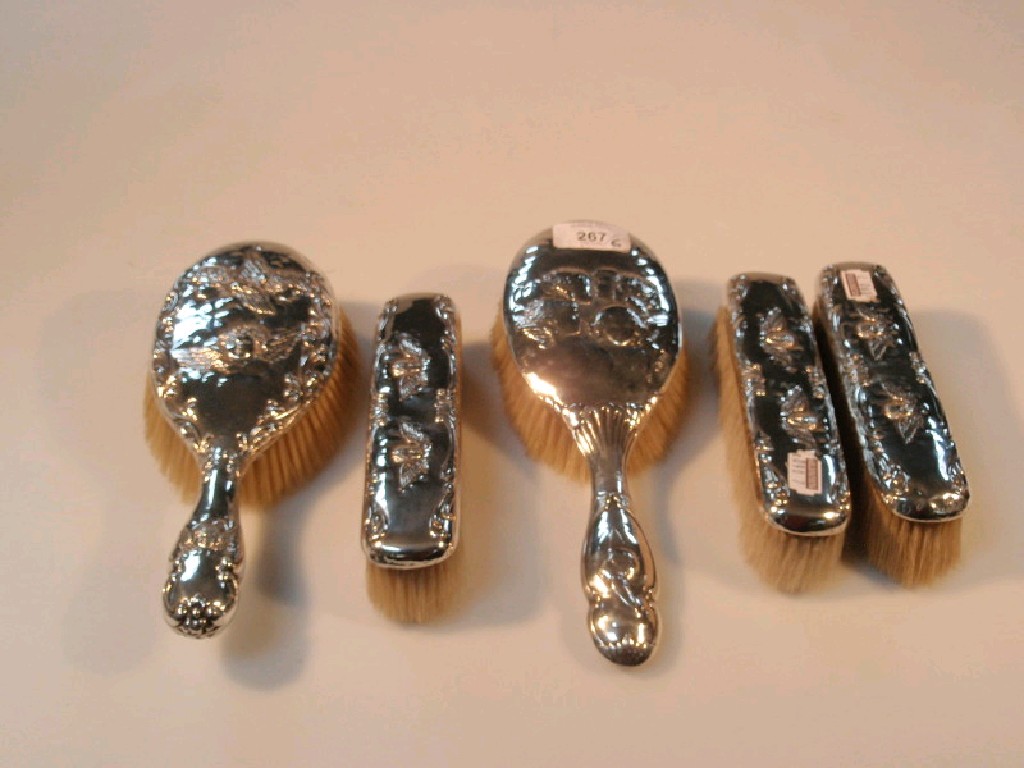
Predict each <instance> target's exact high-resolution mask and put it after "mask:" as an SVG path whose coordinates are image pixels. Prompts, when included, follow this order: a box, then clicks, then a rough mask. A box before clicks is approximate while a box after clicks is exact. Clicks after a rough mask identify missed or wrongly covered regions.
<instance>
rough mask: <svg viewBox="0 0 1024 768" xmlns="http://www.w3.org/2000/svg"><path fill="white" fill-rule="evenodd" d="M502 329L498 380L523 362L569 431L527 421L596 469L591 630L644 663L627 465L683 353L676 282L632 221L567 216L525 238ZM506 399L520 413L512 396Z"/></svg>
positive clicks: (644, 588) (652, 634)
mask: <svg viewBox="0 0 1024 768" xmlns="http://www.w3.org/2000/svg"><path fill="white" fill-rule="evenodd" d="M502 329H503V333H501V332H499V337H498V344H497V345H496V350H495V358H496V363H497V365H498V370H499V373H501V374H502V382H503V384H504V383H509V381H510V380H511V381H512V382H514V377H513V376H511V371H512V370H515V371H516V372H518V375H519V377H520V381H524V382H525V383H526V386H527V387H528V389H529V390H530V391H531V392H532V393H533V396H534V397H535V398H537V399H538V400H539V401H541V402H542V403H544V405H545V406H546V407H547V408H549V409H551V412H553V413H555V414H557V415H558V417H559V418H560V419H561V420H562V422H563V424H564V427H563V429H564V430H565V432H563V433H559V432H558V430H555V429H552V428H551V425H550V423H548V424H547V425H545V424H533V425H532V427H533V428H534V429H540V430H542V431H543V432H544V434H545V435H552V436H554V435H558V434H566V433H567V434H569V435H571V437H572V442H571V443H570V445H574V446H575V449H576V450H577V451H578V452H579V454H580V455H581V456H582V457H583V458H584V459H585V462H586V465H587V467H588V468H589V470H590V478H591V489H592V494H591V513H590V518H589V521H588V524H587V529H586V534H585V536H584V542H583V553H582V557H581V569H580V570H581V576H582V581H583V589H584V593H585V595H586V597H587V599H588V602H589V604H590V608H589V613H588V623H589V629H590V634H591V638H592V640H593V642H594V645H595V647H596V648H597V650H598V651H599V652H600V653H601V654H602V655H603V656H604V657H605V658H607V659H608V660H610V661H612V662H614V663H616V664H621V665H625V666H635V665H638V664H642V663H643V662H645V661H646V660H647V659H648V658H650V656H651V654H652V653H653V652H654V650H655V648H656V646H657V642H658V636H659V631H660V630H659V624H660V623H659V619H658V612H657V608H656V604H655V593H656V575H655V567H654V560H653V557H652V552H651V549H650V546H649V544H648V542H647V539H646V536H645V535H644V532H643V530H642V528H641V527H640V525H639V522H638V521H637V519H636V517H635V515H634V511H633V507H632V500H631V497H630V494H629V491H628V488H627V483H626V470H625V468H626V466H627V464H628V457H629V455H630V452H631V450H632V448H633V446H634V444H635V443H636V440H637V438H638V435H639V434H640V432H641V430H642V428H643V424H644V422H645V419H646V418H647V417H648V415H649V414H650V412H651V411H652V410H653V409H654V408H656V407H657V403H658V401H659V399H660V397H661V396H662V395H663V394H664V392H665V391H666V389H667V387H668V383H669V381H671V380H672V376H673V373H674V371H675V370H676V363H677V360H678V358H679V357H680V353H681V343H682V339H681V336H682V329H681V326H680V324H679V317H678V309H677V307H676V302H675V295H674V294H673V292H672V287H671V285H670V284H669V282H668V278H667V277H666V275H665V272H664V270H663V269H662V267H661V265H660V264H659V263H658V261H657V259H656V258H655V257H654V255H653V254H652V253H651V251H650V250H649V249H648V248H647V247H646V246H645V245H644V244H643V243H641V242H640V241H638V240H637V239H636V238H633V237H632V236H631V235H630V234H629V233H628V232H625V231H624V230H621V229H619V228H617V227H612V226H609V225H607V224H603V223H600V222H592V221H574V222H565V223H563V224H559V225H556V226H555V227H553V228H552V229H550V230H545V231H544V232H541V233H539V234H538V235H537V236H536V237H534V238H533V239H531V240H530V241H528V242H527V243H526V244H524V245H523V247H522V248H521V249H520V251H519V253H518V255H517V256H516V258H515V260H514V261H513V263H512V267H511V269H510V270H509V273H508V276H507V278H506V282H505V291H504V296H503V300H502ZM502 341H503V344H502ZM509 358H510V359H511V360H512V364H513V368H512V369H511V370H510V369H509V368H508V367H507V365H506V363H507V359H509ZM515 397H518V396H517V395H513V398H515ZM506 398H508V393H506ZM506 402H509V401H508V400H506ZM509 407H510V413H511V415H512V417H513V418H514V419H516V418H519V414H518V406H517V404H516V403H515V402H509ZM533 413H541V412H538V411H534V412H533ZM521 426H523V427H527V428H528V427H530V426H531V425H529V424H526V423H521ZM559 450H561V448H560V449H559Z"/></svg>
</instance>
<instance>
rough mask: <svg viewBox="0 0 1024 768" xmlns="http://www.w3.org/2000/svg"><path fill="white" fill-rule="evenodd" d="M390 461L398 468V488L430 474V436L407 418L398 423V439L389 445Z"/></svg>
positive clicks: (405, 487) (403, 489)
mask: <svg viewBox="0 0 1024 768" xmlns="http://www.w3.org/2000/svg"><path fill="white" fill-rule="evenodd" d="M390 458H391V463H392V464H393V465H394V466H395V468H396V469H397V470H398V488H399V490H402V491H405V490H407V489H408V488H409V486H410V485H412V484H413V483H415V482H416V481H417V480H419V479H420V478H423V477H426V476H427V475H428V474H430V437H429V435H427V433H426V432H424V431H423V430H422V429H420V428H419V427H417V426H416V425H415V424H413V423H412V422H410V421H408V420H402V421H400V422H399V423H398V440H397V441H396V442H395V443H394V444H393V445H392V446H391V451H390Z"/></svg>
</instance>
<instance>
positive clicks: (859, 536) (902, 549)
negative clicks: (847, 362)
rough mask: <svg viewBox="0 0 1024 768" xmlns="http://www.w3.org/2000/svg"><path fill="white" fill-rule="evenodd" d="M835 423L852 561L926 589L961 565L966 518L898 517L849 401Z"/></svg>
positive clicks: (835, 380) (836, 383)
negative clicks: (877, 479)
mask: <svg viewBox="0 0 1024 768" xmlns="http://www.w3.org/2000/svg"><path fill="white" fill-rule="evenodd" d="M824 325H825V321H824V319H823V318H822V314H821V305H820V303H816V304H815V306H814V328H815V333H816V334H817V336H818V347H819V349H821V354H822V358H823V359H824V361H825V373H826V375H827V377H828V385H829V388H830V389H831V390H832V391H833V392H840V391H841V389H840V388H841V387H842V382H841V381H840V380H839V373H838V365H837V364H836V361H835V358H834V356H833V355H832V348H831V347H830V345H829V341H828V338H827V335H826V334H825V332H824ZM833 402H834V403H835V408H836V417H837V418H838V420H839V427H840V433H841V434H842V437H843V450H844V452H845V454H846V465H847V470H848V472H849V475H850V485H851V489H850V490H851V491H852V492H853V520H852V529H851V531H850V535H849V536H848V537H847V542H848V546H847V553H848V555H850V556H857V557H859V556H864V555H866V556H867V559H868V562H870V563H871V564H872V565H873V566H875V568H877V569H878V570H880V571H881V572H882V573H884V574H886V575H887V576H888V577H889V578H891V579H893V580H895V581H898V582H899V583H900V584H902V585H904V586H907V587H913V586H920V585H922V584H927V583H929V582H931V581H934V580H935V579H936V578H938V577H939V576H941V575H942V574H944V573H945V572H946V571H948V570H950V569H951V568H952V567H953V566H954V565H956V564H957V562H958V561H959V560H960V536H961V528H962V527H963V521H962V519H961V518H959V517H958V518H954V519H952V520H945V521H943V522H934V523H919V522H914V521H912V520H907V519H905V518H902V517H900V516H899V515H897V514H896V513H894V512H893V511H892V510H891V509H889V507H888V506H887V505H886V503H885V500H884V499H883V498H882V495H881V494H880V493H879V491H878V489H877V488H876V486H875V484H874V482H873V481H872V480H871V478H870V476H869V475H868V471H867V468H866V467H865V466H864V460H863V458H862V456H861V448H860V445H859V443H858V441H857V428H856V426H854V423H853V417H852V416H851V415H850V412H849V409H848V408H847V407H846V398H844V397H835V398H834V400H833Z"/></svg>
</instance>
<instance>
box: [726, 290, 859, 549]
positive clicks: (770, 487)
mask: <svg viewBox="0 0 1024 768" xmlns="http://www.w3.org/2000/svg"><path fill="white" fill-rule="evenodd" d="M726 293H727V295H726V310H727V312H728V319H729V326H730V330H731V338H732V354H733V359H734V361H735V368H736V372H737V375H738V377H739V384H740V392H741V394H742V397H743V408H744V415H745V417H746V426H747V430H748V432H747V434H748V437H749V438H750V439H749V440H748V443H749V445H750V446H751V450H752V452H753V459H754V466H755V468H756V475H757V481H758V483H759V489H760V492H759V494H758V495H759V497H760V498H761V500H762V503H763V508H764V514H765V517H766V519H767V520H768V521H769V522H770V523H772V524H774V525H776V526H778V527H779V528H781V529H782V530H784V531H786V532H787V533H794V534H799V535H816V534H817V535H822V534H831V533H838V532H839V531H841V530H843V528H845V526H846V524H847V521H848V520H849V517H850V487H849V482H848V481H847V476H846V465H845V463H844V462H843V453H842V449H841V446H840V440H839V428H838V425H837V423H836V416H835V412H834V411H833V409H832V401H831V399H830V398H829V393H828V389H827V387H826V384H825V373H824V371H823V369H822V365H821V358H820V356H819V354H818V347H817V343H816V342H815V338H814V328H813V325H812V323H811V317H810V313H809V311H808V309H807V305H806V304H805V303H804V300H803V296H802V295H801V294H800V290H799V289H798V288H797V286H796V283H794V282H793V280H792V279H790V278H788V277H784V276H782V275H770V274H761V273H748V274H741V275H736V276H734V277H733V278H732V279H730V280H729V283H728V286H727V290H726Z"/></svg>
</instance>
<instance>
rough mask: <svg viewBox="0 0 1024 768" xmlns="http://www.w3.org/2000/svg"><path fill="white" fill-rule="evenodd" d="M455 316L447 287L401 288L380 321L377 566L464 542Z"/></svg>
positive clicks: (447, 550)
mask: <svg viewBox="0 0 1024 768" xmlns="http://www.w3.org/2000/svg"><path fill="white" fill-rule="evenodd" d="M460 349H461V343H460V338H459V322H458V316H457V315H456V313H455V306H454V304H452V301H451V299H449V298H448V297H447V296H444V295H441V294H414V295H407V296H399V297H398V298H395V299H392V300H391V301H389V302H388V303H387V305H385V307H384V311H383V312H382V313H381V316H380V322H379V324H378V328H377V344H376V350H375V352H374V366H373V379H372V382H371V393H370V424H369V430H368V435H367V450H366V490H365V496H364V502H363V549H364V551H365V552H366V555H367V557H368V558H369V559H370V561H371V562H372V563H374V564H375V565H380V566H385V567H389V568H418V567H424V566H429V565H435V564H437V563H439V562H441V561H442V560H444V559H446V558H447V557H449V556H450V555H451V554H452V553H453V552H454V551H455V546H456V544H457V543H458V528H459V526H458V522H459V519H458V485H459V483H458V467H459V462H458V455H459V422H460V420H459V403H460V399H461V395H460V389H461V388H460V380H461V376H462V370H461V367H462V364H461V360H460V356H461V355H460Z"/></svg>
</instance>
